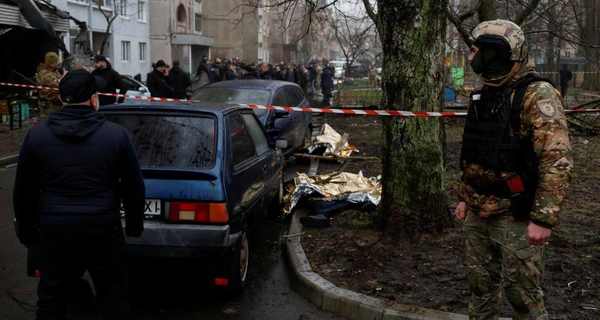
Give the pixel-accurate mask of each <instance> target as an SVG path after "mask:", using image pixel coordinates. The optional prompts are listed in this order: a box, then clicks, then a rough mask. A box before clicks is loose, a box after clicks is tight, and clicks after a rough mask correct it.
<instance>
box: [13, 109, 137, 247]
mask: <svg viewBox="0 0 600 320" xmlns="http://www.w3.org/2000/svg"><path fill="white" fill-rule="evenodd" d="M121 199H123V205H124V208H125V213H126V231H127V234H128V235H132V236H139V235H140V234H141V233H142V231H143V230H144V227H143V214H144V208H145V207H144V205H145V200H144V199H145V186H144V180H143V178H142V173H141V170H140V165H139V162H138V160H137V156H136V154H135V151H134V149H133V145H132V142H131V138H130V137H129V134H128V133H127V131H126V130H125V128H123V127H121V126H119V125H117V124H115V123H112V122H109V121H106V120H105V118H104V115H102V114H99V113H96V111H95V110H94V109H93V108H91V107H82V106H77V107H75V106H72V107H71V106H66V107H64V108H63V109H61V110H60V111H58V112H55V113H53V114H52V115H50V117H49V119H48V121H47V122H42V123H40V124H39V125H38V126H36V127H33V128H31V130H29V133H28V134H27V136H26V137H25V140H24V142H23V145H22V147H21V152H20V154H19V162H18V166H17V174H16V177H15V184H14V193H13V204H14V210H15V217H16V220H17V230H18V236H19V239H20V240H21V242H22V243H24V244H27V243H31V242H32V241H34V240H35V234H36V231H35V230H36V227H35V225H36V224H37V223H39V224H40V225H55V226H120V225H121V213H120V212H119V208H120V202H121Z"/></svg>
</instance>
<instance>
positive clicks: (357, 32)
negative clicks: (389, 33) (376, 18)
mask: <svg viewBox="0 0 600 320" xmlns="http://www.w3.org/2000/svg"><path fill="white" fill-rule="evenodd" d="M359 9H360V8H359ZM360 12H361V11H360V10H358V13H359V15H356V14H350V13H349V12H348V11H347V10H342V9H340V8H338V7H336V6H334V13H335V15H334V16H332V17H331V19H329V20H328V23H329V25H330V26H331V29H332V30H333V33H334V37H335V39H336V40H337V42H338V44H339V46H340V49H341V50H342V54H343V55H344V60H345V62H346V63H345V70H344V73H345V76H346V77H348V76H350V72H351V71H352V68H353V67H355V66H356V65H357V63H358V61H359V60H360V58H363V57H364V56H365V54H366V52H367V51H368V50H369V46H368V45H367V44H368V43H369V42H370V41H371V38H372V37H373V32H372V31H374V29H375V23H374V22H373V20H371V19H370V18H369V16H366V15H364V14H363V15H360ZM363 12H364V10H363Z"/></svg>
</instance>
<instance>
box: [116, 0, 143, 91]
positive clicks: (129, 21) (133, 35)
mask: <svg viewBox="0 0 600 320" xmlns="http://www.w3.org/2000/svg"><path fill="white" fill-rule="evenodd" d="M130 1H132V2H133V3H130V5H129V8H128V15H127V17H126V18H121V17H119V18H117V20H115V22H114V23H113V28H112V29H113V30H112V41H113V46H112V52H111V53H112V57H113V58H112V61H111V63H112V65H113V68H114V69H115V70H117V72H119V73H120V74H125V75H130V76H132V77H133V76H134V75H136V74H137V73H141V74H142V79H145V78H146V73H148V72H150V71H151V63H152V56H151V54H150V52H151V50H150V23H149V21H150V15H149V7H148V3H149V1H148V0H146V1H145V2H144V12H145V20H144V21H140V20H138V16H137V12H138V9H137V0H135V1H134V0H130ZM122 41H129V42H130V47H131V54H130V56H131V58H130V60H129V61H128V62H125V61H123V60H122V57H121V55H122V52H121V49H122ZM140 42H143V43H146V57H145V60H144V61H141V60H140V54H139V53H140V46H139V43H140Z"/></svg>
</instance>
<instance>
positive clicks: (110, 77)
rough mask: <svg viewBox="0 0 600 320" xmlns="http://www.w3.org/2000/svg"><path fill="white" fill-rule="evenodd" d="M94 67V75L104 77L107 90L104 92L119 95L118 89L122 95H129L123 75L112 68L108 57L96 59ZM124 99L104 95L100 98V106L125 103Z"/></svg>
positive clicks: (97, 57)
mask: <svg viewBox="0 0 600 320" xmlns="http://www.w3.org/2000/svg"><path fill="white" fill-rule="evenodd" d="M94 66H95V67H96V69H95V70H94V71H92V75H94V76H99V77H102V79H104V81H106V88H104V90H102V91H103V92H106V93H117V89H119V93H120V94H126V93H127V87H126V86H125V83H123V79H121V75H120V74H119V73H118V72H117V71H115V69H113V68H112V66H111V65H110V62H108V60H106V57H104V56H100V55H98V56H96V57H94ZM123 99H124V98H123V97H119V98H117V97H111V96H104V95H102V96H100V105H101V106H103V105H106V104H114V103H115V102H117V101H118V102H119V103H123Z"/></svg>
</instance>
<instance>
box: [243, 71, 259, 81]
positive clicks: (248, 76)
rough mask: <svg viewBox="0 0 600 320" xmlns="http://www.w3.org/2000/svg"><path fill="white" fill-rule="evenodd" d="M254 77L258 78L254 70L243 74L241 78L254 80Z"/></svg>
mask: <svg viewBox="0 0 600 320" xmlns="http://www.w3.org/2000/svg"><path fill="white" fill-rule="evenodd" d="M252 79H256V77H255V76H254V73H253V72H248V73H246V74H245V75H242V76H241V77H240V80H252Z"/></svg>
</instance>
